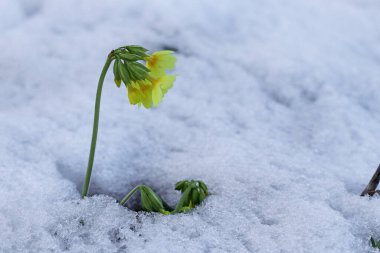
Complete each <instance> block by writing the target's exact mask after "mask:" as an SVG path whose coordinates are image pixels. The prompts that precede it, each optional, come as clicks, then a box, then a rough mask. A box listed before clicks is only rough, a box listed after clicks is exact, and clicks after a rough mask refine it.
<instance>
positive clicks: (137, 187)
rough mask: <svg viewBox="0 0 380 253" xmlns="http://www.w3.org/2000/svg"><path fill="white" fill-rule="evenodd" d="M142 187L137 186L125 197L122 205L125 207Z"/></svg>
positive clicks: (121, 202)
mask: <svg viewBox="0 0 380 253" xmlns="http://www.w3.org/2000/svg"><path fill="white" fill-rule="evenodd" d="M140 186H141V185H138V186H136V187H135V188H133V190H132V191H130V192H129V193H128V194H127V195H125V197H124V198H123V199H122V200H121V201H120V205H122V206H124V205H125V203H127V201H128V200H129V199H130V198H131V197H132V195H133V194H134V193H135V192H136V191H137V190H138V189H139V188H140Z"/></svg>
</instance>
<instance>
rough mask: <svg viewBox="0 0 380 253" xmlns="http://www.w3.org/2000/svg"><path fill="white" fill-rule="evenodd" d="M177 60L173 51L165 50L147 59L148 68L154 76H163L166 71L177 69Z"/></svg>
mask: <svg viewBox="0 0 380 253" xmlns="http://www.w3.org/2000/svg"><path fill="white" fill-rule="evenodd" d="M175 62H176V58H175V57H174V55H173V51H170V50H163V51H158V52H154V53H153V54H152V55H151V56H149V57H147V59H146V66H147V68H148V69H150V70H151V71H152V73H153V75H158V76H163V75H165V71H166V70H173V69H174V67H175Z"/></svg>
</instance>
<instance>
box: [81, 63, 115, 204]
mask: <svg viewBox="0 0 380 253" xmlns="http://www.w3.org/2000/svg"><path fill="white" fill-rule="evenodd" d="M112 60H113V58H112V57H110V56H108V57H107V61H106V63H105V64H104V67H103V70H102V73H101V74H100V78H99V82H98V89H97V92H96V101H95V115H94V126H93V129H92V140H91V148H90V156H89V158H88V165H87V172H86V179H85V182H84V186H83V192H82V198H84V197H86V196H87V193H88V188H89V186H90V179H91V172H92V166H93V164H94V156H95V148H96V139H97V136H98V126H99V112H100V99H101V96H102V88H103V82H104V78H105V77H106V74H107V71H108V68H109V66H110V64H111V62H112Z"/></svg>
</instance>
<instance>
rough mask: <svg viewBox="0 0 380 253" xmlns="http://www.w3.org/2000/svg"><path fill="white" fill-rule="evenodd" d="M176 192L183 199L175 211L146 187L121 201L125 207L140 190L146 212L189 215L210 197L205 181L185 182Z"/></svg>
mask: <svg viewBox="0 0 380 253" xmlns="http://www.w3.org/2000/svg"><path fill="white" fill-rule="evenodd" d="M175 189H176V190H179V191H181V192H182V195H181V198H180V200H179V202H178V204H177V205H176V207H175V208H174V209H173V208H171V207H170V206H169V205H168V204H167V203H166V202H165V201H163V200H162V198H161V197H160V196H158V195H157V194H156V193H155V192H154V191H153V190H152V188H150V187H149V186H145V185H138V186H136V187H135V188H134V189H133V190H132V191H131V192H129V193H128V194H127V195H126V196H125V197H124V198H123V199H122V200H121V201H120V204H121V205H125V204H126V203H127V201H128V200H129V199H130V198H131V197H132V195H133V194H134V193H135V192H136V191H137V190H140V199H141V208H142V209H143V210H144V211H146V212H159V213H162V214H175V213H187V212H189V211H191V210H192V209H193V208H195V207H196V206H197V205H200V204H201V203H202V202H203V201H204V199H205V198H206V196H207V195H208V189H207V186H206V184H205V183H204V182H203V181H196V180H191V181H189V180H183V181H180V182H178V183H177V184H176V187H175Z"/></svg>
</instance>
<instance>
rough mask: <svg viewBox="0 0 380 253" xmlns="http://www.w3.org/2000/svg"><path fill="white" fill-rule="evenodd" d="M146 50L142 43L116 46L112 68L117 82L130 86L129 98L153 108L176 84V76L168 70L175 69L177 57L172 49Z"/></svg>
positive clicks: (130, 100) (128, 88)
mask: <svg viewBox="0 0 380 253" xmlns="http://www.w3.org/2000/svg"><path fill="white" fill-rule="evenodd" d="M147 51H148V50H147V49H145V48H143V47H140V46H125V47H121V48H119V49H116V50H115V51H114V52H113V54H114V57H115V63H114V67H113V70H114V75H115V83H116V85H117V86H118V87H120V85H121V82H123V83H124V84H125V86H126V87H127V90H128V98H129V102H130V103H131V104H133V105H139V106H140V105H141V104H142V105H143V106H144V107H145V108H151V107H157V106H158V104H159V103H160V102H161V101H162V99H163V97H164V95H165V94H166V93H167V92H168V90H169V89H170V88H171V87H172V86H173V83H174V81H175V79H176V76H175V75H168V74H167V73H166V71H167V70H173V69H174V67H175V61H176V58H175V57H174V55H173V52H172V51H169V50H163V51H158V52H154V53H153V54H151V55H149V54H148V53H147ZM143 62H145V65H144V64H143Z"/></svg>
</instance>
